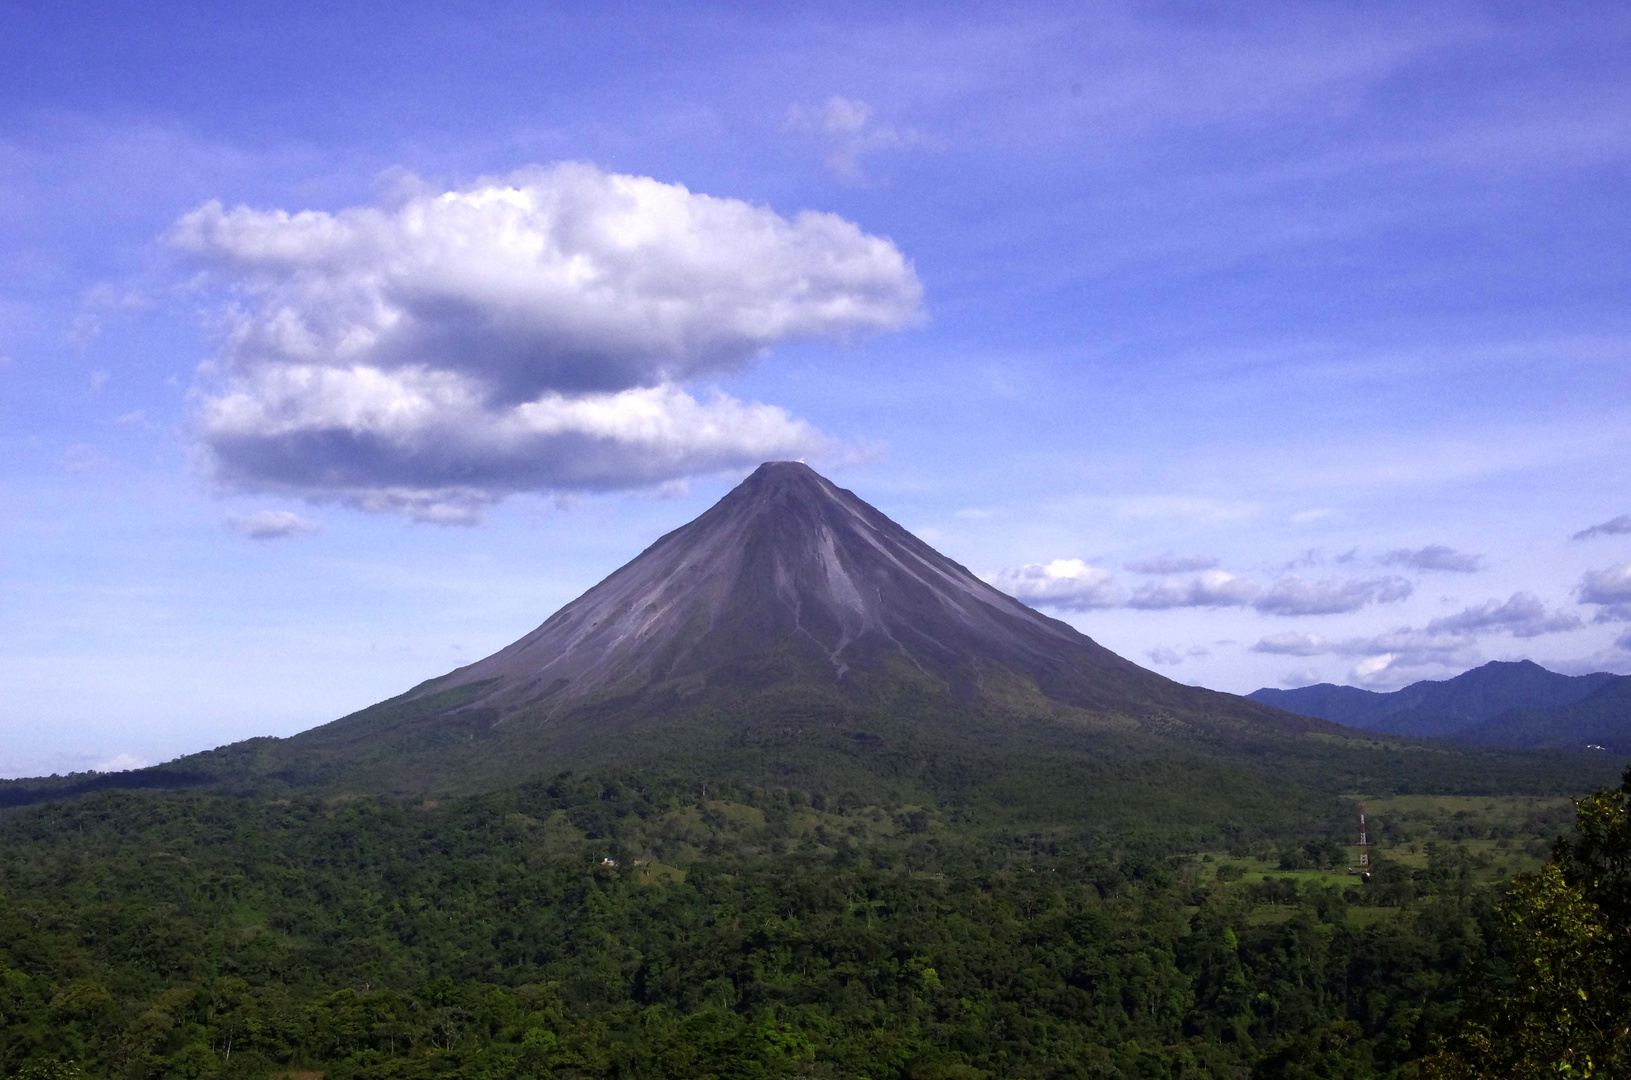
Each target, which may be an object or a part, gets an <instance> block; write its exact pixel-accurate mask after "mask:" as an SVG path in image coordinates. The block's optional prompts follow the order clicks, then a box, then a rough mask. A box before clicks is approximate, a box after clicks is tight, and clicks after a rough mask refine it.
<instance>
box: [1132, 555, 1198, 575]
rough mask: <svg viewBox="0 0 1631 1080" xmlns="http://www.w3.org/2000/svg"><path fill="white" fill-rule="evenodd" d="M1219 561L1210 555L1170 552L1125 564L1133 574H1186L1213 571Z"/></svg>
mask: <svg viewBox="0 0 1631 1080" xmlns="http://www.w3.org/2000/svg"><path fill="white" fill-rule="evenodd" d="M1220 561H1221V560H1219V559H1216V558H1214V557H1213V556H1211V555H1174V554H1172V553H1171V552H1170V551H1169V552H1167V553H1166V554H1164V555H1155V556H1152V557H1150V558H1148V559H1137V560H1135V561H1133V562H1130V563H1128V564H1127V569H1129V570H1131V571H1132V572H1133V573H1135V574H1188V573H1191V572H1192V571H1195V570H1214V569H1216V568H1217V565H1218V563H1219V562H1220Z"/></svg>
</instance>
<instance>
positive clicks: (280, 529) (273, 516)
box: [222, 510, 320, 540]
mask: <svg viewBox="0 0 1631 1080" xmlns="http://www.w3.org/2000/svg"><path fill="white" fill-rule="evenodd" d="M222 524H223V525H225V526H226V528H227V530H228V531H229V532H235V533H237V534H238V535H239V536H247V537H248V538H249V539H251V540H281V539H284V538H285V537H290V536H310V535H311V534H312V533H315V532H318V531H319V530H320V526H318V524H317V523H316V522H315V521H307V520H306V519H305V518H303V517H301V516H300V515H299V514H296V513H294V512H292V511H289V510H260V511H257V512H256V513H253V514H228V515H227V516H226V517H225V518H223V519H222Z"/></svg>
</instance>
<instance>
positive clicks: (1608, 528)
mask: <svg viewBox="0 0 1631 1080" xmlns="http://www.w3.org/2000/svg"><path fill="white" fill-rule="evenodd" d="M1627 533H1631V514H1621V515H1620V516H1619V517H1616V518H1609V519H1608V520H1607V521H1604V522H1601V523H1599V524H1597V525H1593V526H1591V527H1590V528H1587V529H1581V530H1580V531H1579V532H1577V533H1575V534H1574V536H1572V537H1571V538H1570V539H1573V540H1590V539H1591V538H1592V537H1594V536H1624V535H1626V534H1627Z"/></svg>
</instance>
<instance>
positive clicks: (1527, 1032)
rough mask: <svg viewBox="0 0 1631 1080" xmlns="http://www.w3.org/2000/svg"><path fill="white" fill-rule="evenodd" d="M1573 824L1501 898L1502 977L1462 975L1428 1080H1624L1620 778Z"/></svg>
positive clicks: (1626, 955) (1627, 821)
mask: <svg viewBox="0 0 1631 1080" xmlns="http://www.w3.org/2000/svg"><path fill="white" fill-rule="evenodd" d="M1575 826H1576V832H1577V836H1576V837H1575V838H1574V839H1573V840H1572V841H1570V840H1566V839H1560V840H1559V841H1558V842H1557V844H1556V845H1555V846H1554V847H1553V849H1552V860H1551V862H1549V863H1547V864H1546V866H1545V867H1544V868H1543V869H1542V870H1541V871H1540V873H1538V874H1524V875H1520V876H1519V877H1517V878H1515V879H1514V880H1513V882H1512V884H1511V886H1510V887H1509V888H1508V889H1507V892H1506V895H1505V896H1504V897H1503V898H1502V901H1501V904H1500V908H1499V915H1500V919H1501V942H1502V947H1503V948H1502V954H1501V956H1500V959H1501V960H1503V961H1504V965H1505V966H1504V970H1502V969H1497V967H1496V966H1494V965H1490V966H1487V967H1485V968H1484V969H1483V970H1482V971H1481V972H1479V973H1478V974H1477V975H1476V976H1475V977H1474V986H1473V988H1472V992H1471V993H1470V994H1469V1002H1470V1004H1469V1008H1468V1009H1467V1011H1466V1014H1465V1019H1464V1020H1463V1022H1462V1025H1461V1029H1460V1030H1459V1031H1458V1032H1457V1033H1456V1035H1455V1037H1454V1039H1453V1040H1451V1042H1450V1043H1449V1044H1447V1045H1446V1046H1444V1047H1442V1048H1441V1049H1440V1050H1439V1051H1438V1052H1437V1053H1436V1054H1434V1055H1433V1056H1432V1057H1431V1058H1429V1059H1428V1062H1427V1075H1428V1076H1430V1077H1433V1078H1435V1080H1520V1078H1521V1080H1529V1078H1532V1077H1570V1078H1574V1077H1578V1078H1581V1080H1595V1078H1609V1077H1614V1078H1618V1077H1625V1076H1631V768H1628V769H1627V770H1626V772H1625V776H1624V779H1623V781H1622V783H1621V785H1620V787H1619V788H1618V789H1617V790H1603V791H1598V792H1596V793H1594V794H1592V795H1588V796H1587V797H1586V798H1584V799H1581V800H1580V801H1579V802H1578V803H1576V804H1575Z"/></svg>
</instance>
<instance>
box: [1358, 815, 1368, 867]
mask: <svg viewBox="0 0 1631 1080" xmlns="http://www.w3.org/2000/svg"><path fill="white" fill-rule="evenodd" d="M1359 876H1360V878H1361V879H1363V880H1365V881H1369V880H1370V837H1369V835H1367V834H1366V832H1365V804H1364V803H1360V804H1359Z"/></svg>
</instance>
